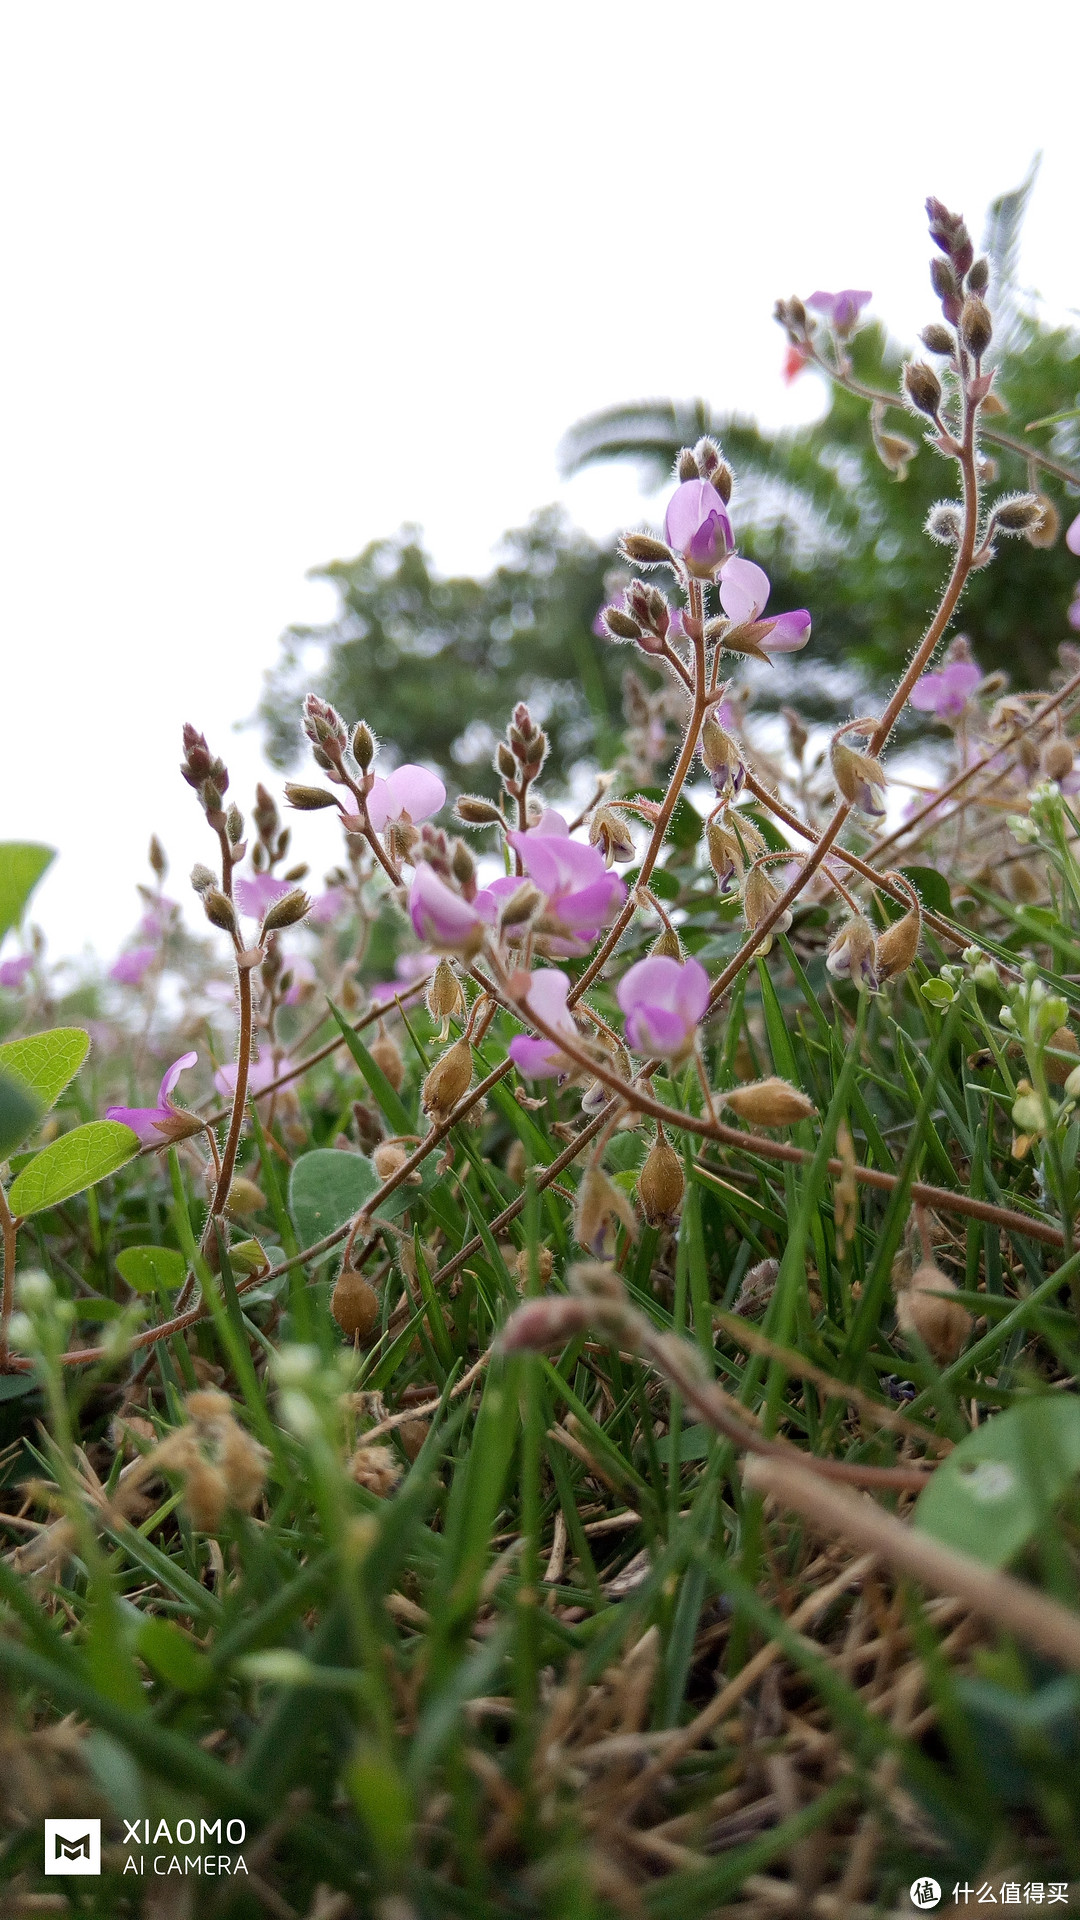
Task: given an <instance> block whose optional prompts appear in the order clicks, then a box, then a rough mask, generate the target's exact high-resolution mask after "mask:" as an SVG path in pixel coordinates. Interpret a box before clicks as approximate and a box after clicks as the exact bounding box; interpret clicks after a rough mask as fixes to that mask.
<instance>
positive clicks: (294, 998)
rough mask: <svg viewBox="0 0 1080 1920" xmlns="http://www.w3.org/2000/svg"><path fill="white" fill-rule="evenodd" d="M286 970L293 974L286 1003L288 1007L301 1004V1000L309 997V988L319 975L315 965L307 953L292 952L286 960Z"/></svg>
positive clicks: (287, 991) (286, 995)
mask: <svg viewBox="0 0 1080 1920" xmlns="http://www.w3.org/2000/svg"><path fill="white" fill-rule="evenodd" d="M285 971H286V972H288V973H291V974H292V979H291V981H290V982H289V986H288V988H287V990H286V993H285V1005H286V1006H287V1007H296V1006H299V1004H300V1002H301V1000H305V999H306V998H307V995H308V991H309V989H310V988H311V987H313V986H314V985H315V983H316V980H317V977H318V976H317V975H316V972H315V968H314V965H313V963H312V962H311V961H310V960H309V959H308V957H307V955H306V954H303V953H297V954H292V955H291V956H290V957H289V959H288V960H287V961H286V962H285Z"/></svg>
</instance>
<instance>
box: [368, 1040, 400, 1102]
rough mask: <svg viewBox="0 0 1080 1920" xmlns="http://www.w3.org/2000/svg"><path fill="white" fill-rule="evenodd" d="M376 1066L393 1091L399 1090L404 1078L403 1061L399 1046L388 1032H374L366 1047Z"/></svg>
mask: <svg viewBox="0 0 1080 1920" xmlns="http://www.w3.org/2000/svg"><path fill="white" fill-rule="evenodd" d="M368 1051H369V1053H370V1054H371V1057H372V1059H373V1060H374V1062H375V1065H376V1066H377V1067H380V1068H381V1069H382V1071H383V1073H384V1074H385V1075H386V1078H387V1079H388V1080H389V1082H390V1085H391V1086H392V1087H393V1089H394V1092H395V1093H399V1092H400V1091H401V1083H402V1081H403V1080H404V1078H405V1062H404V1060H403V1059H402V1057H401V1048H400V1047H399V1046H398V1044H397V1041H396V1040H395V1039H393V1038H392V1036H391V1035H390V1034H388V1033H378V1034H376V1036H375V1038H374V1040H373V1041H372V1043H371V1046H370V1047H369V1049H368Z"/></svg>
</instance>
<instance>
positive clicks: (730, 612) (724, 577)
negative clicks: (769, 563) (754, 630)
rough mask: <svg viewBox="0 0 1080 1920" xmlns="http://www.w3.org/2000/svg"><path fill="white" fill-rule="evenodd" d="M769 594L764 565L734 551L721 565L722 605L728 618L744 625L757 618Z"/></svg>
mask: <svg viewBox="0 0 1080 1920" xmlns="http://www.w3.org/2000/svg"><path fill="white" fill-rule="evenodd" d="M768 598H769V576H768V574H767V573H766V572H765V569H764V567H757V566H755V565H754V562H753V561H752V560H741V559H740V558H739V556H738V554H732V556H731V559H730V560H725V561H724V564H723V566H722V567H721V569H720V605H721V606H722V607H723V609H724V612H725V613H726V614H727V617H728V619H729V620H735V621H737V622H738V624H739V625H740V626H741V625H742V624H743V622H744V621H746V620H756V619H757V617H758V615H759V614H760V613H761V611H762V609H763V608H764V607H765V605H766V602H767V601H768Z"/></svg>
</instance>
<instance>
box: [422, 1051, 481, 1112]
mask: <svg viewBox="0 0 1080 1920" xmlns="http://www.w3.org/2000/svg"><path fill="white" fill-rule="evenodd" d="M472 1073H473V1059H472V1048H471V1047H470V1045H469V1042H468V1041H467V1040H465V1039H461V1040H455V1042H454V1044H453V1046H452V1047H448V1048H447V1051H446V1052H445V1053H444V1054H443V1056H442V1058H441V1059H440V1060H436V1062H435V1065H434V1066H433V1067H432V1069H431V1071H430V1073H429V1074H428V1076H427V1079H426V1080H425V1081H424V1087H423V1092H422V1094H421V1097H420V1104H421V1105H422V1107H423V1109H424V1112H425V1113H426V1114H427V1115H428V1116H429V1118H430V1119H431V1120H432V1122H433V1123H434V1124H435V1125H436V1126H437V1125H438V1123H439V1121H440V1120H442V1119H444V1118H445V1116H446V1115H447V1114H448V1113H449V1112H450V1111H451V1109H452V1108H453V1107H455V1106H456V1105H457V1103H458V1101H459V1100H460V1099H461V1097H462V1095H463V1094H464V1093H467V1092H468V1090H469V1085H470V1083H471V1081H472Z"/></svg>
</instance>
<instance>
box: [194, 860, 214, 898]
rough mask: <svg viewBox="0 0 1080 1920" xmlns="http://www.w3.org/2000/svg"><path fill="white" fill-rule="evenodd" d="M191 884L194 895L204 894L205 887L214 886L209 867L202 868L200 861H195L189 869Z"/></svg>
mask: <svg viewBox="0 0 1080 1920" xmlns="http://www.w3.org/2000/svg"><path fill="white" fill-rule="evenodd" d="M191 884H192V886H193V887H194V889H195V892H196V893H205V892H206V889H207V887H212V886H214V885H215V880H214V876H213V874H212V873H211V871H210V869H209V867H204V866H203V864H202V861H201V860H197V861H196V862H195V865H194V866H193V867H192V869H191Z"/></svg>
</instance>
